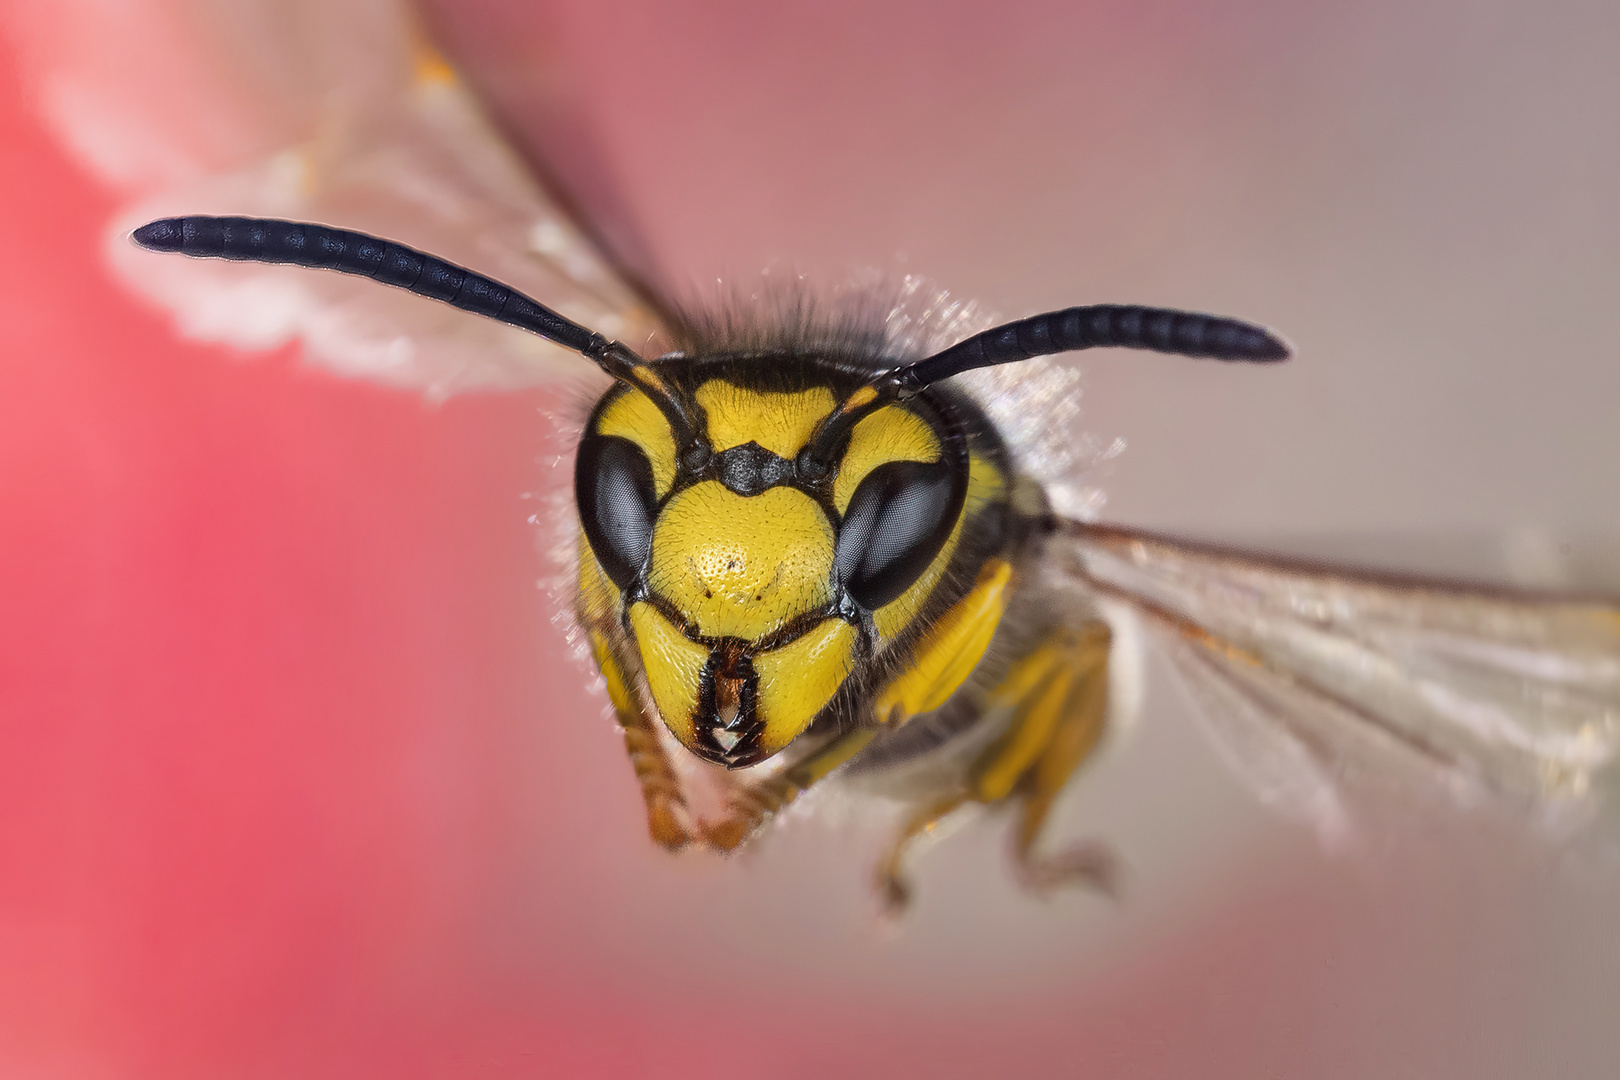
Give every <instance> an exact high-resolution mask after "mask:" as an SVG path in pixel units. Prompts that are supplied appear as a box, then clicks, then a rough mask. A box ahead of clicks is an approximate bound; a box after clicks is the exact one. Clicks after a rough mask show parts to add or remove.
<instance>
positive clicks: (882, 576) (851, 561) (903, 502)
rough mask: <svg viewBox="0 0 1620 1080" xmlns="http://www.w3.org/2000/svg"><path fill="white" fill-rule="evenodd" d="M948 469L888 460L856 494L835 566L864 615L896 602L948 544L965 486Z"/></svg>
mask: <svg viewBox="0 0 1620 1080" xmlns="http://www.w3.org/2000/svg"><path fill="white" fill-rule="evenodd" d="M957 481H958V478H957V477H956V476H955V475H954V474H953V470H952V469H951V467H950V464H949V463H948V462H945V461H938V462H934V463H932V464H924V463H922V462H917V461H891V462H889V463H888V464H886V465H880V466H878V467H877V468H876V469H873V470H872V472H871V473H870V474H868V475H867V477H866V478H865V479H864V480H862V481H861V484H860V486H859V487H857V488H856V489H855V497H854V498H852V499H851V500H850V502H849V509H848V510H847V511H845V513H844V520H843V523H842V524H841V525H840V526H839V529H838V543H837V548H836V550H835V554H834V565H835V566H836V567H837V570H838V576H839V579H840V580H841V581H842V582H843V585H844V588H845V589H846V590H847V591H848V593H849V596H850V598H851V599H853V600H854V601H855V602H856V603H857V604H859V605H860V606H861V607H863V608H865V609H866V610H867V611H875V610H877V609H878V608H880V607H882V606H883V605H885V604H887V603H889V602H891V601H893V600H895V599H898V598H899V597H900V595H901V594H902V593H904V592H905V591H906V589H908V588H910V586H911V584H912V583H913V582H914V581H916V580H917V578H918V576H919V575H921V574H922V572H923V571H924V570H926V569H927V568H928V565H929V564H930V563H932V562H933V561H934V557H935V556H936V555H938V554H939V551H940V549H941V548H943V547H944V546H945V541H946V540H948V539H950V535H951V529H952V528H953V527H954V526H955V524H956V518H957V515H958V514H959V513H960V512H961V509H962V501H963V499H964V498H965V497H966V494H967V489H966V485H965V484H962V483H959V482H957Z"/></svg>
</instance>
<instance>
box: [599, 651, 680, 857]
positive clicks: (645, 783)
mask: <svg viewBox="0 0 1620 1080" xmlns="http://www.w3.org/2000/svg"><path fill="white" fill-rule="evenodd" d="M590 639H591V652H592V653H593V654H594V655H595V657H596V663H597V665H598V666H599V667H600V668H601V669H602V676H603V678H605V679H606V680H607V692H608V700H609V701H611V702H612V703H613V712H614V715H615V716H617V717H618V719H619V727H620V728H622V729H623V730H624V749H625V752H626V753H628V754H629V755H630V764H631V766H632V767H633V768H634V769H635V770H636V779H637V780H638V781H639V782H640V783H641V797H642V799H643V800H645V801H646V804H647V832H648V833H649V834H650V835H651V836H652V838H653V842H654V843H656V844H658V845H659V846H660V847H663V848H667V849H668V850H670V851H679V850H680V849H681V848H683V847H685V846H686V845H687V844H689V843H691V842H692V831H691V829H690V828H689V827H688V826H687V823H686V822H687V811H686V798H685V797H684V796H683V795H682V794H681V783H680V779H679V778H678V777H677V776H676V775H675V768H674V766H673V765H671V764H670V760H669V755H668V754H667V753H666V752H665V751H664V744H663V743H662V742H661V741H660V740H659V738H658V729H657V728H656V727H655V726H654V721H653V719H652V718H651V717H649V716H648V715H647V713H646V711H645V710H643V709H642V708H640V706H639V705H638V704H637V703H636V700H635V697H634V696H633V695H632V694H631V693H630V684H629V681H628V680H627V679H625V677H624V672H625V668H624V666H623V665H622V664H621V663H620V662H619V658H618V656H617V655H616V654H615V652H614V649H613V647H612V646H611V645H610V644H609V643H608V640H607V638H606V637H604V636H603V635H602V634H600V633H597V632H596V631H594V630H593V631H591V632H590Z"/></svg>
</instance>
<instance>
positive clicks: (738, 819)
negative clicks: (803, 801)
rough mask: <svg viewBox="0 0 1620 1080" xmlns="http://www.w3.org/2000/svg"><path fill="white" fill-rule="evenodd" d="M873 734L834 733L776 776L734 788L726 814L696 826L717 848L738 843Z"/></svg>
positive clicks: (863, 731) (859, 730)
mask: <svg viewBox="0 0 1620 1080" xmlns="http://www.w3.org/2000/svg"><path fill="white" fill-rule="evenodd" d="M876 735H877V730H876V729H875V728H857V729H856V730H854V731H846V732H844V733H843V734H841V735H835V736H833V737H832V739H830V740H829V741H827V742H825V743H823V744H822V745H821V746H819V747H817V748H816V749H815V750H812V751H811V752H810V753H809V754H807V755H806V756H805V757H804V758H802V759H800V760H799V761H796V762H794V763H793V764H792V765H789V766H788V767H787V768H785V769H783V770H782V771H781V772H779V773H777V774H776V775H775V776H772V777H769V778H767V779H765V780H761V781H760V782H758V783H755V784H743V785H738V786H737V787H735V788H733V789H732V790H731V793H730V795H729V796H728V797H727V799H726V814H725V816H724V817H722V818H721V819H720V820H719V821H715V822H703V823H702V824H701V825H700V826H699V829H700V830H701V831H702V833H703V839H704V840H705V841H707V842H708V844H709V846H710V847H713V848H716V849H718V850H720V851H731V850H733V849H735V848H737V847H739V846H740V845H741V844H742V842H743V841H744V840H746V839H748V838H749V837H750V836H752V835H753V834H754V832H755V831H756V830H758V829H759V827H760V826H761V825H763V824H764V823H765V820H766V819H767V818H769V817H770V816H771V815H773V814H775V813H776V812H777V811H779V810H781V809H782V808H783V807H784V806H786V805H787V804H788V803H790V802H792V801H793V800H794V799H796V798H798V797H799V795H800V793H801V792H803V791H805V790H806V789H808V788H810V787H812V786H813V785H814V784H815V783H816V782H817V781H819V780H820V779H821V778H822V777H824V776H826V775H827V774H828V773H830V772H832V771H833V770H834V769H836V768H838V766H840V765H842V764H843V763H844V762H846V761H848V760H849V759H850V758H852V757H854V756H855V755H856V754H858V753H860V752H861V751H862V750H864V749H865V748H866V745H867V744H868V743H870V742H871V741H872V739H873V738H874V737H875V736H876Z"/></svg>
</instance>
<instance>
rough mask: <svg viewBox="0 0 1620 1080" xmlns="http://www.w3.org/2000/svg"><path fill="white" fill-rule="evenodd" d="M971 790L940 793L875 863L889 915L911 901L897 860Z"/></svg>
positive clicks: (919, 811) (971, 795) (904, 826)
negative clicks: (878, 861)
mask: <svg viewBox="0 0 1620 1080" xmlns="http://www.w3.org/2000/svg"><path fill="white" fill-rule="evenodd" d="M972 798H973V793H972V792H970V791H968V790H967V789H966V788H959V789H958V790H956V791H953V792H951V793H950V794H949V795H944V796H941V797H940V798H938V799H935V800H934V801H933V802H931V803H928V804H926V805H925V806H923V807H922V808H921V809H919V810H918V811H917V812H916V813H914V814H912V815H911V818H910V820H908V821H907V822H906V823H905V825H903V826H901V828H900V832H899V833H898V834H897V835H896V836H895V838H894V840H893V842H892V843H891V844H890V845H889V851H888V853H887V854H886V855H885V856H884V857H883V861H881V862H880V863H878V866H877V874H876V881H877V888H878V894H879V895H880V896H881V897H882V899H883V906H884V907H885V908H886V909H887V910H888V912H889V914H891V915H898V914H900V913H901V912H902V911H904V910H905V909H906V908H907V907H908V906H909V905H910V904H911V883H910V882H909V881H908V880H907V879H906V876H905V874H903V873H902V872H901V870H900V863H901V861H902V859H903V858H904V856H905V854H906V850H907V849H908V848H910V847H911V844H912V841H914V840H916V839H917V838H918V837H919V836H922V835H923V834H925V833H928V832H932V831H933V829H934V826H936V825H938V824H939V823H940V822H941V821H942V820H944V819H945V818H946V817H948V816H949V815H950V814H951V812H952V811H954V810H956V809H957V808H958V807H960V806H961V805H962V804H963V803H966V802H969V801H971V800H972Z"/></svg>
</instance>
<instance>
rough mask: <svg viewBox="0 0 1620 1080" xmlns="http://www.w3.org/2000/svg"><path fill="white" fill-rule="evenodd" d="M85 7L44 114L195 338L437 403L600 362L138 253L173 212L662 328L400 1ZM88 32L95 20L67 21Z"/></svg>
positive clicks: (333, 279) (381, 304)
mask: <svg viewBox="0 0 1620 1080" xmlns="http://www.w3.org/2000/svg"><path fill="white" fill-rule="evenodd" d="M70 6H76V7H79V8H81V9H83V10H82V11H80V12H78V13H77V15H76V16H69V15H67V14H65V13H62V12H61V11H60V10H56V11H54V12H52V13H51V14H50V17H49V20H48V21H49V26H48V27H42V28H35V29H38V30H39V31H40V32H39V33H38V34H36V35H33V36H34V37H35V40H36V41H41V42H44V43H45V45H44V47H43V49H42V50H41V52H42V53H43V56H44V62H43V65H42V66H43V67H44V69H45V70H44V71H43V72H42V73H41V82H42V83H43V90H44V100H45V104H46V107H47V112H48V113H49V115H50V118H51V120H52V122H53V123H54V125H55V127H56V128H57V130H58V131H59V132H60V133H61V135H62V136H63V138H64V140H65V142H67V143H68V145H70V146H71V147H73V148H74V149H75V150H77V151H78V153H79V155H80V157H81V158H82V159H84V160H85V161H86V162H87V163H88V164H89V165H90V166H91V167H92V168H93V169H94V171H96V172H97V173H99V174H100V175H101V177H102V178H103V179H105V180H107V181H108V182H110V183H112V184H114V185H116V186H117V187H119V188H120V189H122V190H123V191H125V192H126V193H127V194H128V195H129V196H130V197H132V198H133V200H134V201H133V204H132V205H130V206H128V207H127V208H126V209H125V210H124V211H123V212H122V213H121V214H120V215H119V216H118V218H117V220H116V221H115V222H114V223H113V225H112V228H111V230H110V234H109V236H108V240H107V253H108V257H109V259H110V262H111V264H112V266H113V268H114V270H115V272H116V273H117V274H118V275H119V276H120V277H122V278H123V280H124V281H125V282H126V283H127V284H128V285H129V286H130V287H131V288H133V289H135V290H137V291H138V292H140V293H142V294H143V295H145V296H147V297H149V298H150V299H152V300H153V301H155V302H156V303H158V304H159V305H161V306H162V307H165V308H167V309H169V310H170V311H172V312H173V313H174V315H175V318H176V320H177V321H178V323H179V326H180V328H181V330H182V332H184V333H185V334H186V335H188V336H190V337H194V338H198V339H202V340H208V341H218V342H223V343H227V344H231V345H236V346H240V347H244V348H265V347H270V346H274V345H279V344H282V343H284V342H287V341H291V340H299V341H301V342H302V343H303V344H304V346H305V350H306V352H307V355H308V356H309V357H310V358H311V359H312V360H314V361H315V362H317V363H319V364H322V365H323V366H326V367H329V368H331V369H333V370H335V371H337V372H339V373H341V374H343V375H347V376H354V377H361V378H368V379H374V380H378V381H381V382H385V383H390V384H394V385H399V386H408V387H416V388H421V389H424V390H426V391H427V392H428V393H430V394H431V395H434V396H443V395H445V394H449V393H453V392H456V391H463V390H481V389H512V388H517V387H522V386H528V385H532V384H535V383H538V382H542V381H545V380H547V379H548V378H550V377H552V376H553V375H555V374H557V373H559V372H563V373H578V372H580V371H582V370H587V369H588V365H584V364H583V363H582V362H581V361H580V360H579V358H578V357H576V356H573V355H572V354H570V353H568V352H566V351H565V350H562V349H561V348H559V347H557V346H555V345H552V344H550V343H548V342H545V341H542V340H540V339H538V338H536V337H533V336H532V335H529V334H525V333H523V332H522V331H518V330H514V329H512V328H509V327H504V326H500V325H496V324H493V323H490V322H487V321H484V320H481V319H478V318H476V317H473V316H468V315H466V314H463V313H461V312H457V311H454V310H452V309H449V308H446V307H443V306H441V305H435V304H432V303H428V302H424V301H422V300H421V299H418V298H416V297H412V296H409V295H406V294H403V293H399V292H396V291H394V290H390V289H386V288H379V287H378V286H377V285H376V284H375V283H373V282H369V281H364V280H357V279H353V278H348V277H345V276H342V275H338V274H334V273H312V272H310V271H307V270H298V269H294V268H289V267H275V266H258V265H239V264H228V263H221V262H218V261H215V260H207V261H198V260H188V259H179V258H174V257H172V256H163V255H156V254H152V253H149V252H145V251H141V250H139V249H137V248H135V247H134V245H133V244H131V243H130V242H129V241H128V239H127V236H128V233H129V231H130V229H131V228H132V227H134V226H135V225H137V224H140V223H142V222H143V221H147V220H151V219H152V218H155V217H162V216H167V215H174V214H211V213H212V214H241V215H253V216H266V217H287V218H298V219H304V220H313V221H319V222H324V223H328V224H334V225H339V226H342V227H344V228H351V229H357V230H360V231H364V232H371V233H375V234H378V235H382V236H386V237H388V238H390V239H394V240H399V241H401V242H403V243H406V244H410V245H411V246H414V247H417V248H422V249H426V250H429V251H432V252H433V253H434V254H436V255H439V256H441V257H443V258H447V259H450V260H452V261H454V262H459V263H462V264H464V265H467V266H470V267H472V268H474V269H476V270H478V271H479V272H481V273H484V274H487V275H489V276H491V277H495V278H498V279H501V280H503V281H506V282H508V283H510V284H511V285H513V286H515V287H517V288H518V289H520V290H522V291H524V292H526V293H528V294H530V295H531V296H533V297H535V298H536V299H538V300H540V301H541V302H542V303H545V304H547V305H549V306H552V307H554V308H556V309H557V310H558V311H560V312H561V313H562V314H564V315H566V316H568V317H569V318H571V319H574V320H575V321H577V322H579V323H581V324H584V325H586V326H589V327H591V328H592V329H595V330H597V331H599V332H601V333H603V334H606V335H608V336H610V337H617V338H620V339H622V340H624V341H626V342H628V343H630V344H631V345H632V346H633V347H638V348H639V347H641V346H643V345H644V343H645V339H646V338H647V337H648V335H649V334H650V333H651V332H652V331H653V329H654V328H655V324H654V320H653V317H652V313H651V312H650V311H649V310H648V308H647V306H646V305H644V304H642V303H640V302H639V301H638V298H637V295H636V293H635V292H634V291H633V290H632V289H631V288H630V287H629V286H627V284H626V283H625V282H624V281H623V280H621V278H620V277H619V276H618V275H617V274H616V273H615V272H614V270H613V268H612V267H611V265H610V264H609V262H608V261H607V260H606V259H605V258H603V257H602V256H601V255H600V254H598V252H597V251H596V250H595V249H594V248H593V246H592V244H591V243H590V242H589V240H588V239H587V237H586V236H585V235H583V234H582V233H581V231H580V230H578V229H577V228H575V226H574V225H573V224H572V223H571V221H570V220H569V218H568V217H567V216H566V214H564V213H563V212H562V211H561V209H560V208H559V206H558V205H557V203H556V202H555V201H554V200H553V199H551V198H550V197H549V196H548V195H547V194H546V193H545V192H544V191H542V190H541V188H540V187H539V186H538V185H537V184H536V182H535V181H534V179H533V178H532V177H531V176H530V174H529V172H528V170H527V169H526V167H525V165H524V163H523V162H522V161H521V160H520V159H519V158H518V156H517V155H516V154H515V153H514V152H513V151H512V150H511V148H510V147H508V146H507V145H506V144H505V143H504V142H503V140H502V139H501V138H500V136H499V135H498V133H497V132H496V130H495V129H494V127H492V125H491V124H490V122H489V120H488V118H487V117H486V116H485V115H484V114H483V112H482V111H481V109H480V108H479V105H478V103H477V102H476V101H475V100H474V99H473V97H472V96H471V94H470V93H469V92H468V91H467V89H466V88H465V87H464V86H463V85H462V83H461V82H459V81H458V80H457V78H456V76H455V74H454V73H453V71H452V70H451V69H450V68H449V67H448V66H447V65H446V64H445V63H444V61H443V60H442V59H440V58H439V57H438V55H437V54H436V53H434V52H433V51H432V50H431V49H430V48H429V47H428V46H427V45H426V43H425V40H424V39H423V38H422V36H421V35H420V33H419V32H418V30H417V27H416V26H415V24H414V23H413V20H412V18H411V17H410V15H409V12H408V9H407V8H406V6H405V5H404V4H403V3H399V2H395V0H371V2H367V3H356V4H330V3H324V2H320V0H191V2H184V0H144V2H138V3H134V4H125V5H112V6H110V7H109V6H108V5H105V4H101V3H93V2H90V0H70ZM14 17H15V18H21V19H26V18H30V17H31V16H29V15H28V14H27V13H24V14H22V15H18V16H14ZM33 17H37V18H40V19H43V18H44V16H43V15H41V16H33ZM109 22H112V23H117V24H118V25H116V26H109V25H108V24H109ZM74 26H77V27H84V28H86V29H83V30H71V29H69V30H64V28H65V27H74ZM76 35H77V36H76Z"/></svg>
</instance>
